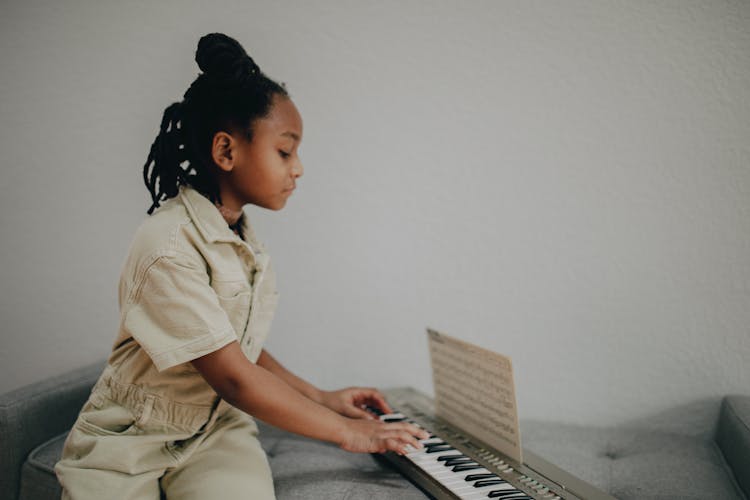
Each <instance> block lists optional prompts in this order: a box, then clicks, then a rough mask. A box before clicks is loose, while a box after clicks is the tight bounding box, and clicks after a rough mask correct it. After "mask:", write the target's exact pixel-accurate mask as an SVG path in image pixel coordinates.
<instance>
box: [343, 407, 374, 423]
mask: <svg viewBox="0 0 750 500" xmlns="http://www.w3.org/2000/svg"><path fill="white" fill-rule="evenodd" d="M345 412H346V416H347V417H351V418H364V419H367V420H379V419H378V418H377V417H375V415H373V414H372V413H370V412H369V411H365V410H362V409H359V408H357V407H356V406H347V407H346V410H345Z"/></svg>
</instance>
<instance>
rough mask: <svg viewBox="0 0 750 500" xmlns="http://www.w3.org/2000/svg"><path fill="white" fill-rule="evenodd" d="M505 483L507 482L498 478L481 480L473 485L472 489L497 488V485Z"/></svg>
mask: <svg viewBox="0 0 750 500" xmlns="http://www.w3.org/2000/svg"><path fill="white" fill-rule="evenodd" d="M507 482H508V481H506V480H505V479H500V478H499V477H498V478H496V479H482V480H480V481H477V482H476V483H474V487H475V488H481V487H483V486H497V485H498V484H506V483H507Z"/></svg>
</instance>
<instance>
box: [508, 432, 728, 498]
mask: <svg viewBox="0 0 750 500" xmlns="http://www.w3.org/2000/svg"><path fill="white" fill-rule="evenodd" d="M521 435H522V441H523V446H524V448H528V449H529V450H531V451H533V452H535V453H537V454H538V455H540V456H541V457H543V458H545V459H546V460H547V461H549V462H552V463H553V464H555V465H557V466H558V467H560V468H562V469H564V470H566V471H568V472H570V473H571V474H573V475H575V476H577V477H579V478H581V479H583V480H584V481H587V482H589V483H591V484H592V485H594V486H596V487H598V488H599V489H601V490H603V491H606V492H608V493H609V494H611V495H613V496H614V497H616V498H618V499H620V500H629V499H633V500H636V499H637V500H649V499H653V500H656V499H667V498H669V499H676V498H680V499H704V498H711V499H712V500H720V499H728V500H736V499H738V498H742V496H741V494H740V492H739V489H738V488H737V486H736V484H735V482H734V480H733V477H732V472H731V470H730V469H729V468H728V467H727V465H726V462H725V461H724V459H723V457H722V454H721V452H720V450H719V448H718V447H717V445H716V443H715V442H714V441H713V439H711V438H710V437H706V436H705V435H703V434H702V433H701V434H692V435H690V434H680V433H678V432H673V431H668V430H652V429H650V428H633V427H621V428H606V429H605V428H591V427H584V426H577V425H573V424H560V423H555V422H543V421H525V422H522V427H521Z"/></svg>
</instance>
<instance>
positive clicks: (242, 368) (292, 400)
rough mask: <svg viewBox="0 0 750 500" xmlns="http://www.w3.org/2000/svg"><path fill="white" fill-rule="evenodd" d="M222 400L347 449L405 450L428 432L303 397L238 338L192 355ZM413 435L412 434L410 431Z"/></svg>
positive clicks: (282, 425)
mask: <svg viewBox="0 0 750 500" xmlns="http://www.w3.org/2000/svg"><path fill="white" fill-rule="evenodd" d="M192 364H193V366H195V368H196V369H197V370H198V371H199V372H200V373H201V375H202V376H203V378H204V379H205V380H206V382H208V383H209V385H211V387H212V388H213V389H214V390H215V391H216V393H217V394H218V395H219V396H221V397H222V398H223V399H224V400H226V401H227V402H228V403H230V404H231V405H233V406H236V407H237V408H239V409H240V410H242V411H244V412H246V413H248V414H250V415H252V416H254V417H257V418H259V419H261V420H263V421H264V422H268V423H269V424H271V425H274V426H276V427H279V428H281V429H285V430H287V431H290V432H293V433H295V434H301V435H303V436H307V437H311V438H314V439H320V440H323V441H329V442H333V443H336V444H337V445H339V446H340V447H341V448H343V449H345V450H347V451H354V452H365V453H375V452H384V451H388V450H390V451H394V452H396V453H401V454H403V453H406V452H407V449H406V446H407V445H411V446H413V447H415V448H421V447H422V445H421V443H419V441H418V440H417V438H420V439H424V438H426V437H427V436H428V435H427V433H426V432H425V431H424V430H422V429H420V428H419V427H417V426H415V425H412V424H409V423H407V422H397V423H383V422H380V421H373V420H362V419H352V418H348V417H345V416H342V415H339V414H338V413H336V412H334V411H333V410H330V409H328V408H326V407H325V406H322V405H320V404H318V403H316V402H315V401H313V400H312V399H310V398H308V397H305V396H304V395H302V394H301V393H300V392H298V391H297V390H296V389H294V388H293V387H292V386H290V385H289V384H287V383H286V382H285V381H284V380H282V379H281V378H279V377H278V376H276V375H274V374H273V373H272V372H271V371H269V370H267V369H265V368H263V367H262V366H258V365H256V364H255V363H251V362H250V361H249V360H248V359H247V358H246V357H245V355H244V354H243V353H242V349H241V348H240V345H239V344H238V343H237V342H232V343H231V344H228V345H226V346H224V347H222V348H221V349H219V350H217V351H214V352H212V353H210V354H206V355H205V356H201V357H200V358H197V359H194V360H193V361H192ZM415 436H416V437H415Z"/></svg>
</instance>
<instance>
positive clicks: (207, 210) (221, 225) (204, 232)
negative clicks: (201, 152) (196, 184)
mask: <svg viewBox="0 0 750 500" xmlns="http://www.w3.org/2000/svg"><path fill="white" fill-rule="evenodd" d="M179 196H180V199H181V200H182V203H183V204H184V205H185V208H186V209H187V212H188V215H190V218H191V219H192V220H193V223H194V224H195V227H197V228H198V232H200V233H201V236H203V238H204V239H205V240H206V241H208V242H218V241H226V242H235V243H239V242H242V243H246V242H244V241H243V240H242V239H240V237H239V236H237V234H236V233H235V232H234V231H232V230H231V229H229V224H227V221H226V220H224V217H223V216H222V215H221V212H219V209H218V208H216V205H214V204H213V203H212V202H211V200H209V199H208V198H206V197H205V196H203V194H202V193H200V192H199V191H197V190H196V189H195V188H193V187H192V186H187V185H184V184H183V185H181V186H180V188H179ZM240 224H241V226H242V232H243V234H245V237H246V238H253V231H252V229H251V228H250V225H249V224H248V221H247V216H246V215H245V213H244V212H243V213H242V215H241V216H240Z"/></svg>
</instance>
